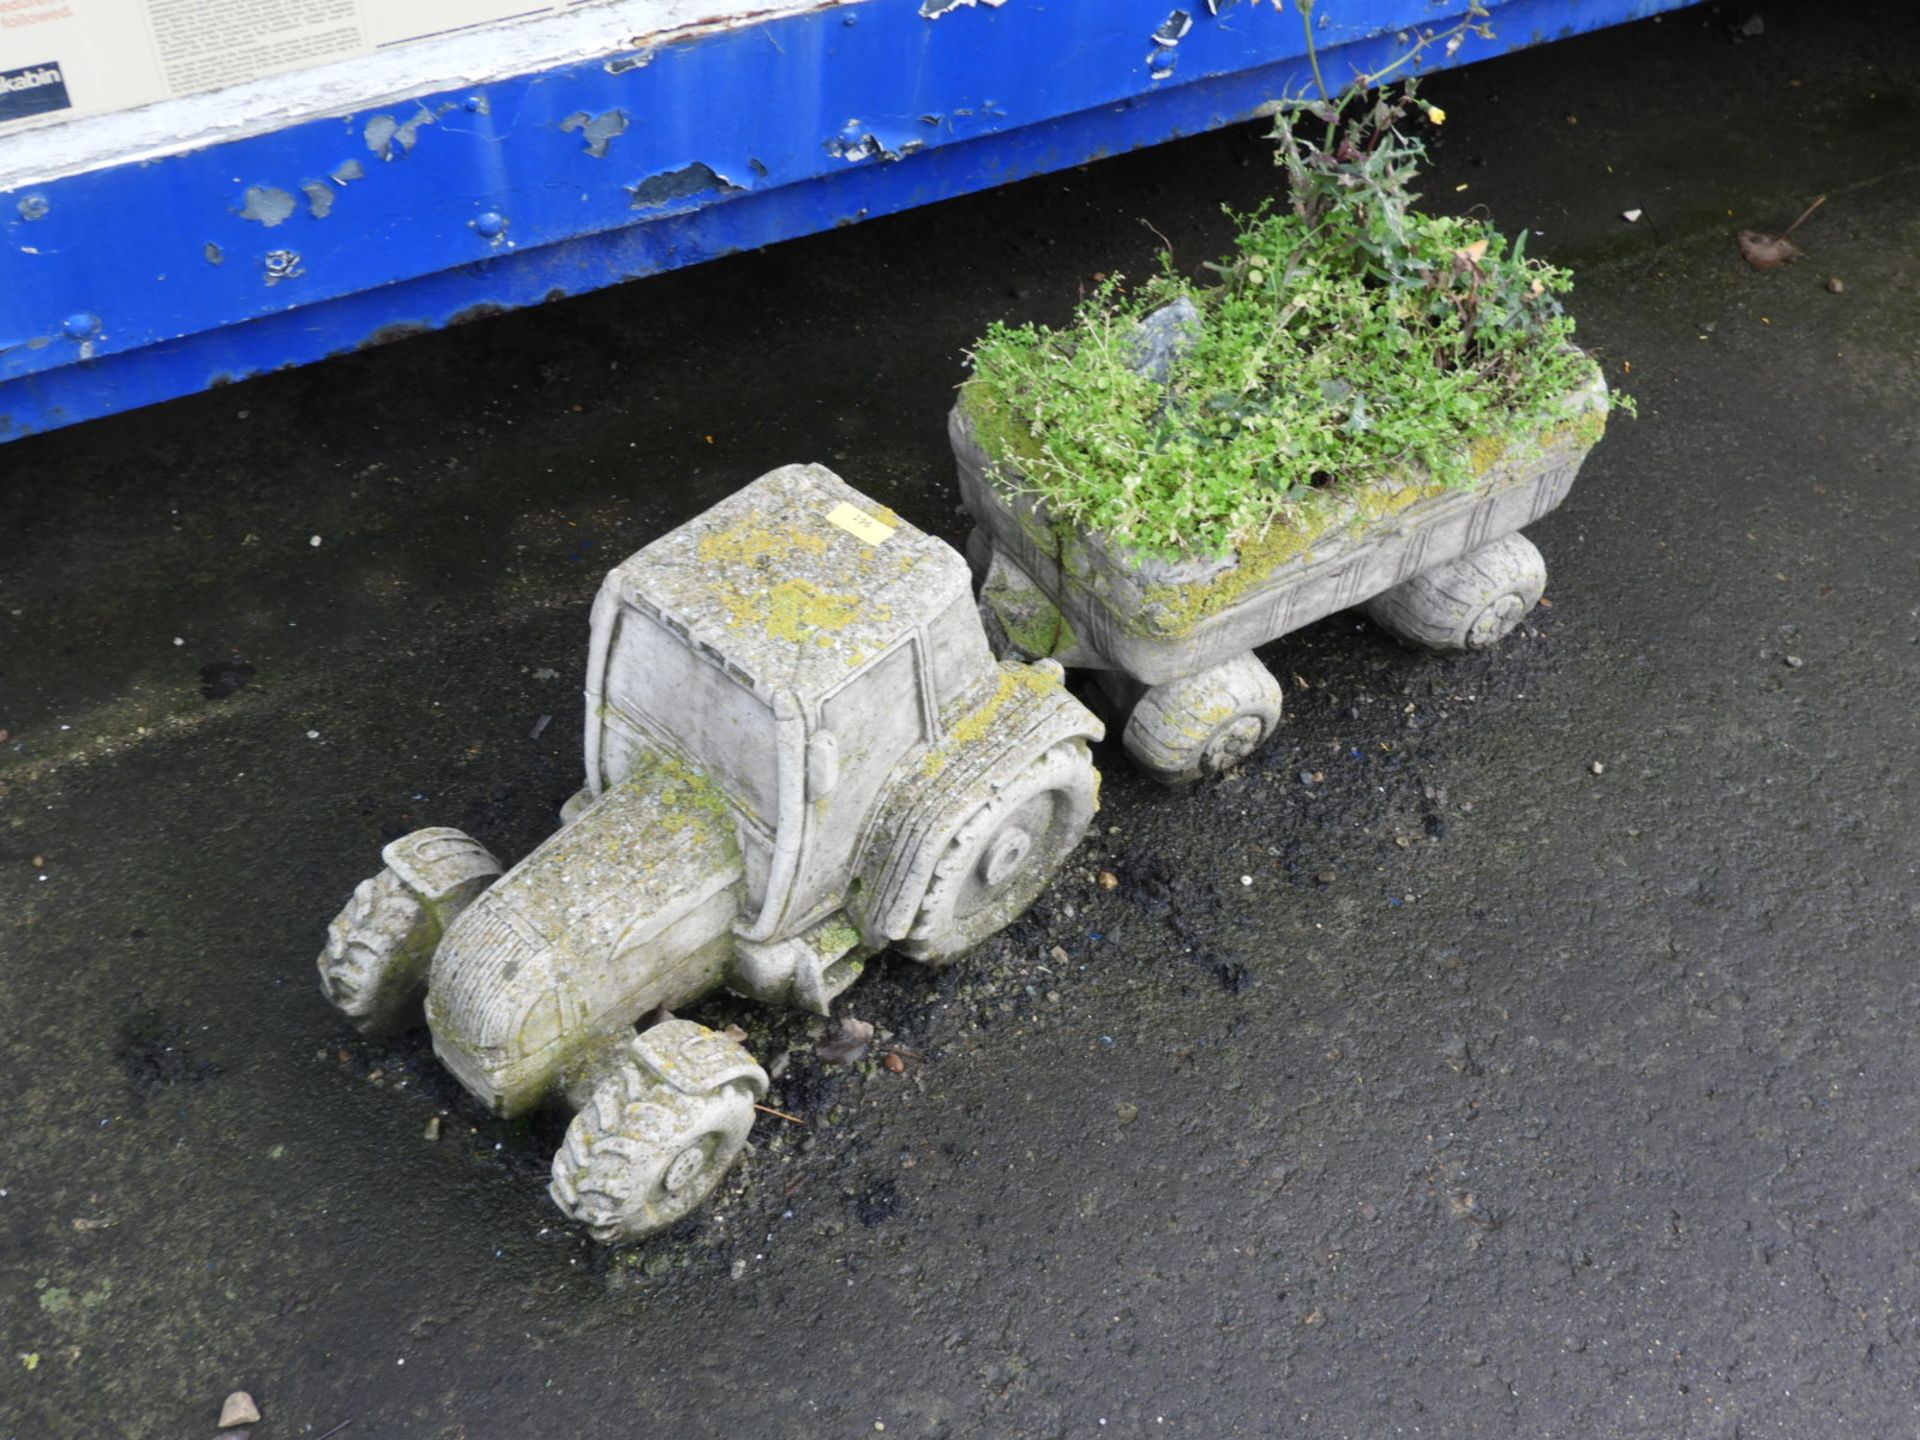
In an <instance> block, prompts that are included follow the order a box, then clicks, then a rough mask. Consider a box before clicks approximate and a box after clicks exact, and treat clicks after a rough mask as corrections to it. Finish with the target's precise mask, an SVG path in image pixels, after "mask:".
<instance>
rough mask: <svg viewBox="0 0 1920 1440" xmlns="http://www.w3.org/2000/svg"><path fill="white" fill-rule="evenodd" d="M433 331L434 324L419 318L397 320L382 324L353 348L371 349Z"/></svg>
mask: <svg viewBox="0 0 1920 1440" xmlns="http://www.w3.org/2000/svg"><path fill="white" fill-rule="evenodd" d="M432 333H433V326H431V325H427V324H424V323H422V322H421V321H419V320H396V321H394V322H393V323H392V324H391V325H382V326H381V327H380V328H379V329H378V330H376V331H374V332H373V333H372V334H371V335H369V336H367V338H366V339H364V340H362V341H361V342H360V343H359V344H358V345H355V346H354V347H353V348H354V349H356V350H371V349H373V347H374V346H376V345H387V344H391V343H392V342H393V341H395V340H405V339H407V338H408V337H409V336H413V335H430V334H432Z"/></svg>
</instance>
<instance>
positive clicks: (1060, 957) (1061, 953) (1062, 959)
mask: <svg viewBox="0 0 1920 1440" xmlns="http://www.w3.org/2000/svg"><path fill="white" fill-rule="evenodd" d="M1047 956H1048V958H1049V959H1051V960H1052V961H1053V963H1054V964H1056V965H1071V964H1072V963H1073V957H1072V956H1071V955H1069V954H1067V952H1066V951H1065V950H1062V949H1061V948H1060V947H1059V946H1058V945H1056V946H1054V947H1053V948H1052V949H1051V950H1049V951H1047Z"/></svg>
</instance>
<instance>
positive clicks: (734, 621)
mask: <svg viewBox="0 0 1920 1440" xmlns="http://www.w3.org/2000/svg"><path fill="white" fill-rule="evenodd" d="M591 643H592V648H591V651H590V654H589V659H588V669H587V690H586V701H587V719H586V757H585V758H586V771H587V777H588V778H587V786H588V791H589V793H590V794H592V795H594V796H598V795H599V794H601V793H602V792H604V791H605V790H607V789H608V788H610V787H613V786H616V785H618V784H619V783H620V782H621V780H622V779H624V778H625V776H626V775H627V774H628V773H629V772H630V771H631V770H632V769H633V767H634V765H635V761H636V757H638V756H640V755H643V754H644V753H646V752H654V753H662V752H664V753H665V754H667V755H669V756H672V757H673V758H675V759H676V760H678V761H680V762H683V763H685V764H686V765H688V766H689V767H691V768H692V769H693V770H695V771H697V772H698V774H699V775H700V776H701V777H703V778H704V780H705V781H706V782H707V783H710V784H712V785H713V786H715V787H716V788H717V789H718V790H719V792H720V793H721V794H722V795H723V796H724V798H725V800H726V802H727V805H728V807H729V808H730V810H731V811H732V813H733V815H734V818H735V820H736V822H737V824H736V829H737V831H738V836H739V843H740V850H741V859H742V863H743V866H744V870H745V879H746V887H747V903H746V907H745V914H744V915H743V917H742V920H741V922H740V924H739V925H737V926H736V934H737V936H738V938H739V940H740V941H741V942H742V945H743V970H745V971H747V972H748V973H749V974H750V973H751V971H752V969H753V964H752V962H753V960H754V952H753V947H755V946H760V947H766V946H782V945H789V946H790V945H791V944H793V943H794V942H797V941H800V940H802V939H803V937H811V939H812V940H813V942H814V943H813V945H812V949H813V950H814V951H815V952H816V953H818V952H821V951H822V950H823V949H824V948H827V946H826V945H825V944H824V943H823V942H822V940H821V936H822V934H823V932H824V931H826V930H831V931H833V932H834V933H835V934H838V935H840V936H842V937H843V939H842V941H841V942H840V943H839V945H838V948H839V950H840V951H841V953H842V954H844V953H845V952H847V951H849V950H852V949H854V948H855V942H857V941H858V940H859V938H860V937H859V936H858V934H857V931H855V930H854V929H852V927H851V926H850V925H849V924H848V923H847V922H846V921H845V919H844V918H841V917H840V914H839V912H840V911H841V907H842V905H843V903H844V901H845V899H846V892H847V887H848V877H849V876H850V875H851V874H852V873H853V872H854V865H855V857H856V855H857V853H858V851H859V848H860V844H861V841H862V838H863V835H864V834H865V832H866V830H867V829H868V825H869V821H870V820H871V819H872V817H873V816H874V815H875V813H876V811H877V810H878V808H879V801H880V800H881V798H882V795H883V793H884V792H885V791H886V789H887V787H888V785H889V783H890V782H891V781H892V780H894V778H895V777H896V776H898V775H899V774H901V773H902V771H903V766H904V765H907V764H910V762H911V761H913V760H914V759H916V758H918V757H919V756H920V755H923V754H925V753H926V752H928V751H929V749H930V747H932V746H933V745H935V744H936V743H937V742H938V740H939V739H940V737H941V736H942V735H943V734H944V733H945V730H946V728H947V727H946V724H944V723H943V714H949V715H950V713H951V711H952V709H953V707H954V705H955V703H956V702H957V701H958V700H959V698H960V697H961V695H962V692H964V691H966V690H968V688H969V687H970V686H974V685H976V684H977V683H978V682H979V680H980V679H981V677H982V676H983V675H989V674H991V673H992V672H993V671H994V664H993V660H992V657H991V655H990V654H989V652H988V650H987V646H986V642H985V639H984V638H983V636H982V634H981V631H980V627H979V623H978V620H977V618H976V613H975V609H974V603H973V598H972V594H971V590H970V586H969V576H968V572H967V568H966V565H965V563H964V562H963V561H962V560H961V559H960V558H959V556H957V555H956V554H955V553H954V552H953V550H952V549H950V548H949V547H948V546H946V545H944V544H942V543H941V542H940V541H938V540H936V539H934V538H933V537H931V536H928V535H926V534H925V533H924V532H922V531H920V530H918V529H916V528H915V527H914V526H912V525H909V524H907V523H906V522H905V521H903V520H901V519H900V518H899V517H898V516H896V515H895V514H894V513H893V512H892V511H890V510H887V509H885V508H884V507H882V506H879V505H876V504H874V502H872V501H871V500H869V499H867V498H866V497H865V496H863V495H861V494H859V492H857V491H855V490H854V489H852V488H851V487H850V486H848V485H847V484H846V483H845V482H843V481H842V480H840V479H839V477H837V476H835V475H834V474H833V473H832V472H831V471H828V470H826V469H824V468H823V467H821V466H818V465H790V466H786V467H784V468H782V469H780V470H776V471H774V472H772V473H771V474H768V475H765V476H763V477H761V478H760V479H759V480H757V481H755V482H754V483H753V484H751V485H749V486H747V487H746V488H744V489H743V490H740V491H739V492H737V493H736V494H734V495H733V496H731V497H730V498H728V499H727V500H724V501H722V502H721V503H720V504H719V505H716V506H715V507H714V508H713V509H711V510H709V511H707V512H706V513H704V514H703V515H701V516H699V517H698V518H696V519H694V520H692V521H689V522H688V523H687V524H685V525H682V526H681V527H679V528H678V529H677V530H674V531H673V532H672V533H670V534H668V535H666V536H663V537H662V538H661V539H659V540H657V541H655V542H654V543H653V544H651V545H648V546H647V547H646V548H645V549H644V550H641V551H640V552H639V553H638V554H636V555H634V556H633V557H632V558H631V559H629V560H627V561H626V562H625V563H624V564H622V565H621V566H619V567H618V568H617V569H615V570H614V571H612V572H611V573H610V574H609V575H608V577H607V579H606V582H605V584H604V585H603V586H602V588H601V591H600V594H599V597H598V599H597V600H596V601H595V604H594V610H593V631H592V642H591ZM884 943H885V937H882V936H874V937H866V943H865V948H864V950H863V952H862V953H863V954H864V953H866V952H868V951H871V950H872V949H877V948H879V946H880V945H882V944H884ZM834 958H836V959H837V958H838V957H837V956H836V957H834ZM790 959H791V957H788V960H790ZM825 963H826V964H828V965H831V964H832V963H833V962H832V960H828V961H826V962H825ZM781 965H782V966H785V967H786V968H790V965H788V962H787V961H782V962H781ZM803 968H804V966H803ZM816 968H817V967H816ZM855 973H857V969H856V971H855ZM834 978H835V977H829V984H828V987H827V988H830V989H835V990H837V989H838V988H843V985H844V980H843V981H841V983H840V984H837V985H835V984H831V981H832V980H833V979H834ZM851 978H852V975H851V974H847V975H846V976H845V980H851ZM808 988H809V987H808V985H807V984H805V983H802V984H801V985H800V986H799V989H800V990H801V991H802V992H804V991H805V990H807V989H808ZM801 998H802V1000H803V1002H809V1003H811V1002H814V1001H815V1000H816V999H817V1001H818V1003H819V1004H820V1005H824V1002H825V1000H826V999H830V998H831V995H830V994H823V995H821V996H818V997H815V996H812V995H808V994H804V993H803V994H802V995H801Z"/></svg>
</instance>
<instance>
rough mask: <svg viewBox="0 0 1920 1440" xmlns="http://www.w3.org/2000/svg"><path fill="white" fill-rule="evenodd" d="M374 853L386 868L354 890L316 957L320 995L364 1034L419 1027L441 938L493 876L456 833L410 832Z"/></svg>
mask: <svg viewBox="0 0 1920 1440" xmlns="http://www.w3.org/2000/svg"><path fill="white" fill-rule="evenodd" d="M382 853H383V855H384V856H385V857H386V859H387V868H386V869H384V870H382V871H381V872H380V873H379V874H378V875H375V876H374V877H373V878H372V879H370V880H362V881H361V882H360V884H359V885H358V886H356V887H355V888H354V892H353V898H352V899H351V900H349V901H348V902H347V905H346V908H345V909H344V910H342V911H341V912H340V913H339V914H338V915H336V916H335V917H334V919H333V923H332V924H331V925H329V926H328V927H327V945H326V948H325V949H324V950H322V951H321V952H320V959H319V966H320V990H321V993H322V994H324V995H325V996H326V997H327V999H328V1000H329V1001H331V1002H332V1003H333V1005H334V1006H335V1008H337V1009H338V1010H340V1011H341V1012H342V1013H343V1014H344V1015H346V1017H347V1018H348V1019H349V1020H351V1021H352V1022H353V1024H354V1027H355V1028H356V1029H358V1030H359V1031H361V1033H363V1034H367V1035H383V1034H389V1033H391V1032H393V1031H395V1030H403V1029H406V1028H407V1027H408V1026H409V1025H413V1024H416V1023H418V1022H419V1019H420V1002H421V1000H422V999H423V998H424V997H425V995H426V991H427V971H428V967H429V966H430V965H431V963H432V961H433V952H434V948H435V947H436V946H438V945H439V943H440V937H441V935H442V934H444V933H445V931H446V928H447V926H449V925H451V924H452V923H453V920H454V917H455V916H456V915H458V914H459V913H460V912H461V911H462V910H464V909H466V907H467V906H468V905H469V904H470V903H471V902H472V900H473V898H474V896H476V895H478V894H479V893H480V892H481V891H482V890H484V889H485V888H486V887H487V886H488V885H490V884H491V883H492V882H493V880H494V878H495V877H496V876H498V875H499V873H500V862H499V861H498V860H495V859H494V858H493V856H492V855H491V854H489V853H488V851H487V849H486V847H485V846H483V845H481V844H480V842H479V841H477V840H475V839H473V838H471V837H470V836H467V835H464V834H462V833H461V832H460V831H458V830H450V829H446V828H435V829H431V830H416V831H415V832H413V834H411V835H407V836H405V837H403V838H401V839H399V840H396V841H395V842H394V843H393V844H391V845H389V846H388V847H387V848H386V850H385V851H383V852H382Z"/></svg>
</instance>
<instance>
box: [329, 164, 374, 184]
mask: <svg viewBox="0 0 1920 1440" xmlns="http://www.w3.org/2000/svg"><path fill="white" fill-rule="evenodd" d="M366 173H367V171H366V167H365V166H363V165H362V164H361V163H360V162H359V161H358V160H343V161H341V162H340V164H338V165H336V166H334V167H333V169H332V171H331V172H329V173H328V175H327V178H328V179H329V180H331V181H333V183H334V184H336V185H339V186H343V187H344V186H345V185H346V183H347V182H348V181H349V180H359V179H361V178H363V177H364V176H365V175H366Z"/></svg>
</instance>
